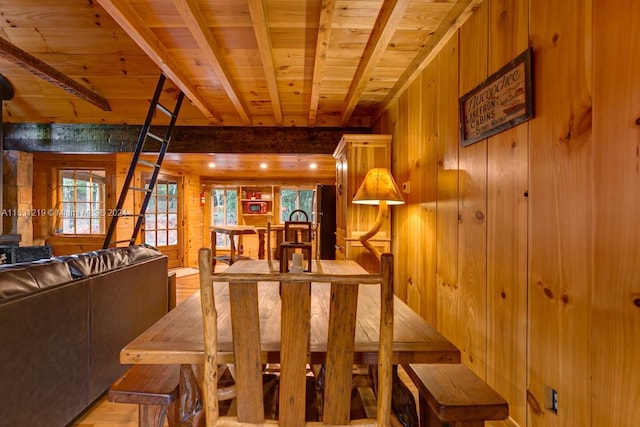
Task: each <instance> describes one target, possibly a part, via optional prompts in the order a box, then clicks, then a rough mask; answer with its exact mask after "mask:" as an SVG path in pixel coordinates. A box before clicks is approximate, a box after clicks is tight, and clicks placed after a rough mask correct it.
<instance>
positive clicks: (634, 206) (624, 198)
mask: <svg viewBox="0 0 640 427" xmlns="http://www.w3.org/2000/svg"><path fill="white" fill-rule="evenodd" d="M639 14H640V4H638V3H637V2H626V1H620V0H615V1H602V0H593V36H594V37H593V60H594V68H593V98H594V101H595V102H594V109H593V140H594V143H593V173H594V176H593V183H594V217H593V233H594V234H593V248H594V252H593V291H592V294H591V310H590V312H589V318H590V320H591V325H592V337H591V339H592V340H591V343H590V344H591V345H590V353H591V354H592V357H591V364H590V367H591V371H590V372H591V378H592V388H591V393H592V400H591V425H592V426H598V425H619V426H623V425H624V426H631V425H634V424H635V423H637V420H638V419H640V406H639V405H637V402H638V401H640V375H639V374H638V370H637V369H636V367H637V366H640V330H639V329H638V327H637V325H639V324H640V270H639V269H638V266H640V252H639V251H638V242H639V241H640V228H639V227H638V225H637V222H638V216H637V214H636V213H637V212H638V209H639V208H640V206H639V204H640V199H639V198H638V197H637V195H638V188H640V174H639V158H638V150H639V147H640V98H639V97H638V96H637V95H638V93H640V81H639V80H638V75H639V74H640V59H639V56H638V54H637V53H638V51H640V34H639V33H638V31H637V30H636V28H637V21H636V19H635V18H634V17H636V16H638V15H639Z"/></svg>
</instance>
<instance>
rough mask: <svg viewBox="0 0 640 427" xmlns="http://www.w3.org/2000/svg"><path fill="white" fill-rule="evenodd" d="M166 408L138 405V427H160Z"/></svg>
mask: <svg viewBox="0 0 640 427" xmlns="http://www.w3.org/2000/svg"><path fill="white" fill-rule="evenodd" d="M165 416H166V408H165V407H164V406H162V405H138V426H139V427H162V426H163V425H164V418H165Z"/></svg>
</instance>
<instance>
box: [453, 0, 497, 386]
mask: <svg viewBox="0 0 640 427" xmlns="http://www.w3.org/2000/svg"><path fill="white" fill-rule="evenodd" d="M488 3H489V2H484V3H482V4H481V5H480V7H479V8H478V9H477V10H476V13H474V14H473V16H471V17H470V18H469V19H468V20H467V22H466V24H465V25H464V26H463V27H462V28H461V29H460V93H461V94H464V93H467V92H468V91H469V90H471V89H473V88H474V87H476V86H477V85H478V84H480V83H481V82H482V81H484V80H485V79H486V78H487V76H488V69H487V48H488V30H487V29H488V22H489V21H488V10H489V6H488ZM459 162H460V163H459V165H460V171H461V175H460V193H459V200H460V234H459V236H458V238H459V248H458V251H459V259H458V260H459V262H458V283H459V293H460V299H459V305H458V317H459V318H460V319H462V323H461V324H460V325H459V327H460V330H459V331H458V333H457V340H456V341H455V344H456V345H457V346H458V348H460V351H461V353H462V359H463V361H464V363H465V364H466V365H467V366H469V367H470V368H471V369H472V370H473V371H474V372H475V373H476V374H477V375H478V376H479V377H481V378H483V379H484V378H485V377H486V351H487V350H486V349H487V342H486V340H487V276H486V275H487V270H486V262H487V254H486V246H487V219H486V218H487V206H486V203H487V140H486V139H484V140H481V141H478V142H476V143H475V144H472V145H469V146H467V147H464V148H461V149H460V159H459Z"/></svg>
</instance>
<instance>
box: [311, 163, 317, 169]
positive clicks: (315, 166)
mask: <svg viewBox="0 0 640 427" xmlns="http://www.w3.org/2000/svg"><path fill="white" fill-rule="evenodd" d="M309 169H318V165H317V164H315V163H311V164H310V165H309Z"/></svg>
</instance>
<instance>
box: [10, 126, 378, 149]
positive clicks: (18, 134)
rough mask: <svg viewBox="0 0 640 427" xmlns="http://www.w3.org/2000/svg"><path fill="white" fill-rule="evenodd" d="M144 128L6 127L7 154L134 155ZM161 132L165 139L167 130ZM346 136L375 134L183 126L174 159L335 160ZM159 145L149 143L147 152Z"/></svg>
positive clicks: (176, 132) (173, 146) (175, 139)
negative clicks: (215, 156) (328, 157)
mask: <svg viewBox="0 0 640 427" xmlns="http://www.w3.org/2000/svg"><path fill="white" fill-rule="evenodd" d="M140 129H141V126H133V125H97V124H93V125H76V124H44V123H38V124H33V123H30V124H24V123H6V124H5V125H4V129H3V130H4V148H5V149H6V150H18V151H25V152H60V153H62V152H65V153H112V152H131V151H133V150H134V149H135V144H136V141H137V139H138V135H139V134H140ZM154 129H155V132H156V133H157V134H160V135H164V133H165V131H166V127H164V126H157V127H155V128H154ZM345 133H359V134H366V133H371V129H368V128H325V127H322V128H313V129H311V128H298V127H236V126H229V127H220V126H177V127H175V128H174V130H173V134H172V136H171V143H170V145H169V152H171V153H262V154H265V153H274V154H332V153H333V151H334V150H335V148H336V146H337V145H338V143H339V142H340V138H341V137H342V135H343V134H345ZM159 147H160V144H159V143H154V141H151V140H149V141H148V142H147V145H145V151H146V152H156V151H158V149H159Z"/></svg>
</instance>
